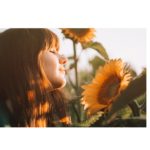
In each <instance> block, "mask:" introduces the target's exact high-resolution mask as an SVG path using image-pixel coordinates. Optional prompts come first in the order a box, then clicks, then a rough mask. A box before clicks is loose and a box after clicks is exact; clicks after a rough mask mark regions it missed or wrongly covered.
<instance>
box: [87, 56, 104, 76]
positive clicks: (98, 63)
mask: <svg viewBox="0 0 150 150" xmlns="http://www.w3.org/2000/svg"><path fill="white" fill-rule="evenodd" d="M89 63H90V64H91V65H92V68H93V74H94V75H95V73H96V70H97V69H98V68H99V67H100V66H103V65H104V64H105V60H103V59H101V58H100V57H98V56H95V57H94V58H93V59H92V60H90V61H89Z"/></svg>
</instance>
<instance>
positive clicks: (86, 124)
mask: <svg viewBox="0 0 150 150" xmlns="http://www.w3.org/2000/svg"><path fill="white" fill-rule="evenodd" d="M102 115H103V112H102V111H99V112H97V114H95V115H93V116H91V117H90V118H89V119H87V120H85V121H83V122H81V123H78V124H76V125H75V126H77V127H90V126H91V125H92V124H94V123H95V122H96V121H97V120H99V118H100V117H102Z"/></svg>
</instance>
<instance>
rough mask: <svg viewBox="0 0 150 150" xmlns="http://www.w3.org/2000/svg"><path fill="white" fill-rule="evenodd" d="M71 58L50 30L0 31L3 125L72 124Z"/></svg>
mask: <svg viewBox="0 0 150 150" xmlns="http://www.w3.org/2000/svg"><path fill="white" fill-rule="evenodd" d="M66 62H67V59H66V58H65V57H64V56H62V55H60V54H59V40H58V37H57V36H56V35H55V34H54V33H53V32H52V31H50V30H48V29H9V30H6V31H4V32H2V33H0V122H3V123H1V124H2V125H1V126H6V125H9V126H13V127H19V126H21V127H23V126H25V127H46V126H68V125H69V124H70V120H69V116H68V115H67V113H66V102H65V101H64V97H63V95H62V92H61V89H62V88H63V87H64V86H65V83H66V80H65V68H64V64H66Z"/></svg>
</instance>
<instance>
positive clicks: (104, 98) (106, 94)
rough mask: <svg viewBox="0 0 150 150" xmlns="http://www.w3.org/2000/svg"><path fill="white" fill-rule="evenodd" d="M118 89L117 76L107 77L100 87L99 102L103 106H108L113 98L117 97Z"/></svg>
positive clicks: (118, 80)
mask: <svg viewBox="0 0 150 150" xmlns="http://www.w3.org/2000/svg"><path fill="white" fill-rule="evenodd" d="M119 87H120V79H119V78H118V77H117V76H111V77H109V78H108V79H107V80H106V81H105V82H104V83H103V85H102V87H101V90H100V94H99V95H100V100H99V102H100V103H101V104H105V105H108V104H110V103H111V102H112V100H113V98H115V96H117V95H118V93H119Z"/></svg>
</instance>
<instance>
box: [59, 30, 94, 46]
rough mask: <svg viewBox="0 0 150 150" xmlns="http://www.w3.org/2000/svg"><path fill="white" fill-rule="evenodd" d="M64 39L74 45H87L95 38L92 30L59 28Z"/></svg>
mask: <svg viewBox="0 0 150 150" xmlns="http://www.w3.org/2000/svg"><path fill="white" fill-rule="evenodd" d="M61 30H62V33H63V34H64V35H65V37H66V38H69V39H71V40H73V41H74V42H75V43H78V42H79V43H81V44H84V43H88V42H90V41H91V40H92V39H93V38H94V37H95V29H94V28H61Z"/></svg>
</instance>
